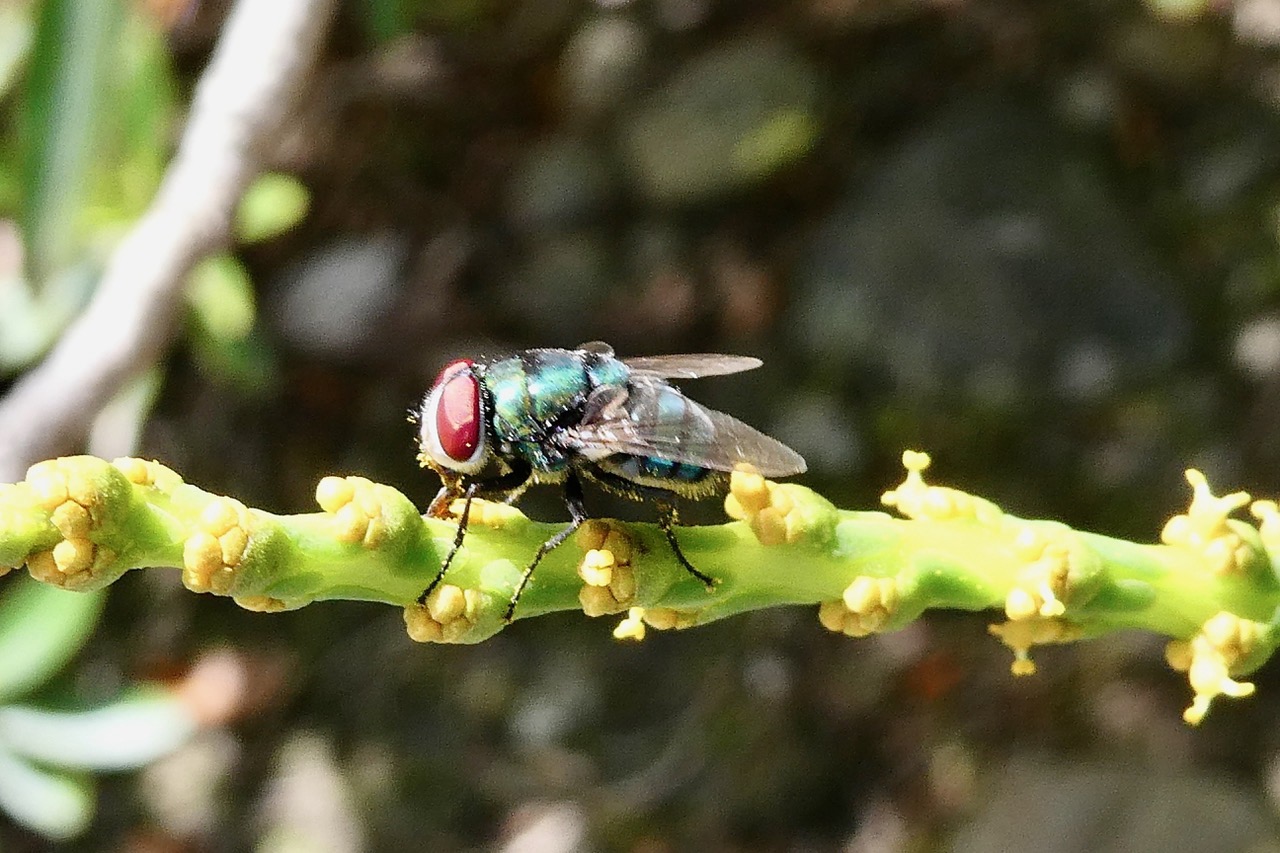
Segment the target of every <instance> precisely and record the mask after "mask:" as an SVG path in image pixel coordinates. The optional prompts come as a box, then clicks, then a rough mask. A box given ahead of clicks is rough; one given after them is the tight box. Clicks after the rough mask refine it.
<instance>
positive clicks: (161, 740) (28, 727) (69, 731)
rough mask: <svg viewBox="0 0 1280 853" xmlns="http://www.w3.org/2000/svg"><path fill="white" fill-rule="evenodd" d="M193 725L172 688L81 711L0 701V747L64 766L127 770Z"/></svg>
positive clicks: (168, 748) (164, 749)
mask: <svg viewBox="0 0 1280 853" xmlns="http://www.w3.org/2000/svg"><path fill="white" fill-rule="evenodd" d="M195 730H196V722H195V720H194V719H193V718H192V716H191V713H190V712H189V711H188V710H187V709H186V707H185V706H184V705H182V703H180V702H179V701H178V700H177V699H176V698H175V697H174V696H173V694H171V693H169V692H167V691H164V690H143V691H138V692H136V693H134V694H132V695H129V696H126V697H124V698H122V699H119V700H117V701H115V702H112V703H111V704H109V705H104V706H102V707H100V708H94V709H91V710H87V711H49V710H45V709H43V708H28V707H18V706H16V705H10V706H7V707H0V750H7V751H9V752H10V753H12V754H14V755H17V756H19V757H22V758H26V759H29V760H31V761H35V762H38V763H40V764H49V765H54V766H56V767H63V768H66V769H69V770H108V771H109V770H130V769H133V768H135V767H141V766H142V765H144V764H148V763H150V762H152V761H155V760H156V759H157V758H159V757H160V756H162V755H167V754H168V753H170V752H172V751H173V750H174V749H176V748H178V747H179V746H181V745H182V744H183V743H184V742H186V740H187V738H189V737H190V736H191V734H192V733H193V732H194V731H195Z"/></svg>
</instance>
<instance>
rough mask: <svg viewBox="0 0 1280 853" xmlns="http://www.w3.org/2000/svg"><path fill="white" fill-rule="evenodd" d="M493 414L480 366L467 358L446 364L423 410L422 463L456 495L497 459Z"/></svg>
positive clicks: (420, 426) (420, 422)
mask: <svg viewBox="0 0 1280 853" xmlns="http://www.w3.org/2000/svg"><path fill="white" fill-rule="evenodd" d="M488 415H489V412H488V404H487V401H486V399H485V394H484V386H483V383H482V381H481V368H480V367H479V366H477V365H476V364H475V362H472V361H470V360H468V359H460V360H458V361H454V362H451V363H449V364H447V365H445V368H444V369H443V370H441V371H440V375H439V376H437V377H436V381H435V384H433V385H432V386H431V390H430V391H428V392H427V396H426V398H425V399H424V400H423V401H422V408H421V409H420V410H419V411H418V448H419V451H418V460H419V461H420V462H421V463H422V464H423V466H425V467H428V468H431V469H432V470H433V471H435V472H436V473H438V474H439V475H440V479H441V480H443V481H444V484H445V487H446V488H447V489H449V490H450V491H452V492H455V493H460V492H461V491H462V483H463V480H464V479H465V478H467V477H469V476H472V475H475V474H478V473H480V471H481V470H483V469H484V468H485V467H486V466H487V465H489V464H491V462H492V461H493V448H492V447H491V446H490V442H489V430H488V428H487V420H488Z"/></svg>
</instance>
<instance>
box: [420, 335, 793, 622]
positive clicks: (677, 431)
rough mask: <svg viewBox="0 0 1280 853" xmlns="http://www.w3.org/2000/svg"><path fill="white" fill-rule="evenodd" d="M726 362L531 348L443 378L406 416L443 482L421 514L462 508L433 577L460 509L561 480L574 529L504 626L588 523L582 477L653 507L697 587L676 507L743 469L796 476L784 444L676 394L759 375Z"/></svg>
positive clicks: (594, 348)
mask: <svg viewBox="0 0 1280 853" xmlns="http://www.w3.org/2000/svg"><path fill="white" fill-rule="evenodd" d="M760 365H761V362H760V360H759V359H756V358H750V357H747V356H736V355H714V354H700V355H658V356H649V357H644V358H628V359H619V358H616V357H615V356H614V354H613V349H612V348H611V347H609V346H608V345H607V344H604V343H600V342H598V341H597V342H593V343H587V344H582V345H581V346H579V347H578V348H577V349H572V350H567V349H533V350H526V351H524V352H521V353H519V354H518V355H514V356H511V357H509V358H503V359H499V360H496V361H489V362H475V361H471V360H469V359H462V360H459V361H454V362H451V363H450V364H448V365H446V366H445V368H444V369H443V370H442V371H440V375H439V376H438V377H437V378H436V381H435V383H434V384H433V385H432V386H431V390H430V391H428V392H427V396H426V398H425V399H424V400H423V402H422V406H421V408H420V409H419V410H418V412H417V420H418V424H419V433H418V444H419V448H420V452H419V454H418V458H419V461H421V463H422V464H423V465H424V466H425V467H429V468H431V469H433V470H434V471H435V472H436V473H438V474H439V475H440V479H441V480H442V481H443V486H442V487H441V489H440V492H439V493H438V494H437V495H436V497H435V500H433V501H432V502H431V507H430V509H429V510H428V513H429V514H430V515H433V516H435V517H438V518H443V517H447V516H448V508H449V505H450V503H451V502H452V501H453V500H456V499H458V498H461V499H463V500H464V501H465V502H464V504H463V509H462V515H461V517H460V518H459V520H458V530H457V534H456V535H455V537H454V541H453V546H452V547H451V548H450V549H449V553H448V555H447V556H446V557H445V559H444V561H443V563H442V564H441V566H440V570H439V571H438V572H437V573H436V576H435V578H434V579H433V580H432V581H431V583H430V584H429V585H428V586H427V588H426V589H425V590H423V592H422V595H420V596H418V603H419V604H424V603H425V602H426V599H427V596H428V595H430V594H431V592H432V591H433V590H434V589H435V588H436V586H438V585H439V584H440V582H441V581H442V580H443V579H444V576H445V573H446V572H447V571H448V570H449V565H450V563H452V562H453V558H454V556H455V555H456V554H457V553H458V550H459V549H460V548H461V547H462V542H463V539H464V538H465V537H466V533H467V519H468V517H469V515H470V510H471V501H472V500H473V499H475V498H485V499H488V500H497V501H505V502H508V503H510V502H512V501H514V500H515V499H516V498H518V497H519V496H520V495H521V494H522V493H523V492H524V490H525V489H526V488H528V487H529V486H530V485H534V484H539V483H554V484H559V485H561V486H562V487H563V489H564V498H565V505H566V506H567V507H568V510H569V515H570V517H571V519H572V520H571V521H570V522H569V524H568V525H566V526H565V527H564V528H563V529H562V530H560V531H559V532H558V533H556V534H555V535H554V536H552V537H551V538H550V539H548V540H547V541H546V542H544V543H542V546H541V547H540V548H538V551H537V553H535V554H534V556H533V560H532V561H531V562H530V563H529V565H528V567H527V568H526V569H525V570H524V574H523V576H522V577H521V579H520V583H519V585H518V586H517V587H516V590H515V592H514V593H513V594H512V596H511V601H510V603H509V604H508V605H507V610H506V614H505V616H504V619H505V620H506V621H508V622H510V621H511V618H512V616H513V615H514V614H515V609H516V605H517V603H518V602H519V601H520V596H521V594H522V593H523V592H524V589H525V587H526V586H527V585H528V583H529V579H530V578H531V577H532V576H533V572H534V570H535V569H536V568H537V567H538V563H540V562H541V561H542V558H543V557H545V556H546V555H547V554H548V553H549V552H550V551H552V550H553V549H554V548H556V547H557V546H558V545H560V544H561V543H562V542H564V541H565V540H566V539H567V538H569V536H570V535H572V534H573V532H574V531H575V530H577V529H578V527H580V526H581V525H582V523H583V522H584V521H586V520H587V518H588V517H589V516H588V515H587V512H586V509H585V508H584V506H583V496H582V481H583V480H589V481H591V482H594V483H596V484H598V485H599V486H601V487H602V488H604V489H605V490H606V491H609V492H613V493H614V494H618V495H621V496H623V497H626V498H630V499H632V500H637V501H649V502H652V503H653V504H654V506H655V507H656V508H657V510H658V523H659V526H660V527H661V528H662V531H663V534H664V535H665V536H666V539H667V542H668V543H669V544H670V546H671V550H672V552H673V553H674V554H675V556H676V559H677V560H678V561H679V562H680V564H681V565H682V566H683V567H684V568H685V570H686V571H687V572H689V574H691V575H693V576H694V577H696V578H697V579H698V580H700V581H702V583H703V584H705V585H706V586H707V587H711V586H712V585H713V584H714V580H713V579H712V578H711V577H710V576H708V575H706V574H704V573H702V572H700V571H698V569H696V568H695V567H694V566H693V564H691V563H690V562H689V560H688V558H686V557H685V555H684V552H683V551H681V550H680V543H679V542H678V541H677V539H676V535H675V525H676V523H677V517H676V499H677V498H680V497H686V498H693V499H699V498H706V497H711V496H713V495H719V494H723V493H724V492H725V490H726V488H727V486H728V482H729V472H731V471H732V470H733V469H734V467H735V466H737V465H739V464H741V463H748V464H750V465H752V466H754V467H755V468H756V469H757V470H758V471H760V473H762V474H764V475H765V476H767V477H786V476H790V475H792V474H799V473H802V472H803V471H804V470H805V462H804V459H802V458H801V457H800V455H799V454H798V453H796V452H795V451H794V450H792V449H791V448H789V447H787V446H786V445H784V444H782V443H781V442H779V441H777V440H775V439H772V438H770V437H769V436H767V435H765V434H763V433H761V432H759V431H757V430H755V429H753V428H752V427H749V426H747V425H746V424H744V423H742V422H741V421H739V420H736V419H735V418H732V417H730V416H729V415H726V414H724V413H723V412H717V411H715V410H714V409H708V408H706V407H705V406H702V405H700V404H698V403H696V402H694V401H693V400H691V399H689V398H688V397H686V396H685V395H684V394H683V393H682V392H681V391H680V389H679V388H677V387H676V386H675V385H672V384H671V383H670V382H669V381H668V380H670V379H697V378H700V377H703V376H723V375H727V374H731V373H741V372H742V371H745V370H754V369H755V368H757V367H759V366H760Z"/></svg>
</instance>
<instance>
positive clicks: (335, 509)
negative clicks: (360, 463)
mask: <svg viewBox="0 0 1280 853" xmlns="http://www.w3.org/2000/svg"><path fill="white" fill-rule="evenodd" d="M386 488H387V487H386V486H382V485H379V484H378V483H374V482H373V481H372V480H366V479H365V478H364V477H325V478H324V479H323V480H321V481H320V483H319V484H318V485H317V486H316V503H318V504H319V505H320V508H321V509H323V510H324V511H325V512H327V513H328V514H329V515H331V516H333V535H334V537H335V538H336V539H337V540H338V541H339V542H345V543H347V544H348V545H354V544H357V543H359V544H361V545H363V546H365V547H366V548H376V547H378V546H379V545H380V544H382V541H383V539H385V537H386V534H387V523H386V519H385V518H384V513H383V502H382V496H381V494H379V492H380V491H381V490H383V489H386Z"/></svg>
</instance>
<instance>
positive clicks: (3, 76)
mask: <svg viewBox="0 0 1280 853" xmlns="http://www.w3.org/2000/svg"><path fill="white" fill-rule="evenodd" d="M32 17H33V16H32V9H31V4H30V3H23V2H13V0H11V2H7V3H3V4H0V98H2V97H4V96H5V95H6V94H8V92H9V87H10V86H12V85H13V81H14V80H15V79H16V78H17V76H18V71H19V70H21V68H22V65H23V63H24V62H26V59H27V56H28V54H29V53H30V51H31V40H32V36H33V34H34V30H35V26H34V24H33V22H32Z"/></svg>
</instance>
